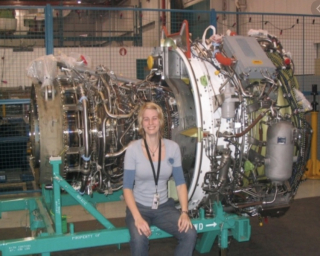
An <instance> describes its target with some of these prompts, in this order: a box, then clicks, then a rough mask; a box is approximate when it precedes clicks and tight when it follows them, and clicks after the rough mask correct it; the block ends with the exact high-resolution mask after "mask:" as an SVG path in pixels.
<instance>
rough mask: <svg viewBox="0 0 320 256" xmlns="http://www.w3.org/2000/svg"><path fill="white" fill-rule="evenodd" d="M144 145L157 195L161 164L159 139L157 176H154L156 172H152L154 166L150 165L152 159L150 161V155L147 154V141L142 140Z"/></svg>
mask: <svg viewBox="0 0 320 256" xmlns="http://www.w3.org/2000/svg"><path fill="white" fill-rule="evenodd" d="M144 145H145V147H146V150H147V154H148V158H149V161H150V164H151V168H152V172H153V178H154V183H155V184H156V193H157V192H158V180H159V174H160V163H161V138H160V139H159V159H158V170H157V176H156V172H155V170H154V166H153V163H152V159H151V155H150V152H149V148H148V144H147V141H146V140H145V139H144Z"/></svg>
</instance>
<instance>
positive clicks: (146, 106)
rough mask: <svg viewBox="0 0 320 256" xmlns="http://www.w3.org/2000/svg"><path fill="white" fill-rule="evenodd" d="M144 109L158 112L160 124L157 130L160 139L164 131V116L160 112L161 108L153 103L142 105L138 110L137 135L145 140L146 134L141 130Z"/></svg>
mask: <svg viewBox="0 0 320 256" xmlns="http://www.w3.org/2000/svg"><path fill="white" fill-rule="evenodd" d="M146 109H154V110H156V111H157V112H158V118H159V123H160V129H159V133H160V134H159V135H160V137H162V136H163V131H164V115H163V111H162V108H161V107H160V106H159V105H158V104H156V103H153V102H146V103H144V104H143V105H142V106H141V108H140V110H139V113H138V125H139V133H140V135H141V136H142V137H143V138H144V139H145V138H146V133H145V131H144V129H143V126H142V121H143V114H144V111H145V110H146Z"/></svg>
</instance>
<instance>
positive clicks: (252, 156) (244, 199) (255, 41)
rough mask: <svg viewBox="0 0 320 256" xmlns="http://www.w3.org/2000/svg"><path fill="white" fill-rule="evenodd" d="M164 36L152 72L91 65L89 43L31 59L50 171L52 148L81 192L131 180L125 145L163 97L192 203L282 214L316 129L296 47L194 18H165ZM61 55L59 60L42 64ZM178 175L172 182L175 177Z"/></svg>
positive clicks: (37, 152)
mask: <svg viewBox="0 0 320 256" xmlns="http://www.w3.org/2000/svg"><path fill="white" fill-rule="evenodd" d="M209 32H210V36H207V34H209ZM161 38H162V39H161V45H160V46H159V47H157V48H154V50H153V53H152V55H151V56H149V58H148V66H149V68H150V74H149V75H148V76H147V77H146V78H145V80H143V81H142V80H136V79H130V78H126V77H122V76H119V75H117V74H115V73H114V72H112V71H110V70H108V69H107V68H106V67H103V66H99V67H97V68H96V70H92V69H89V68H87V67H86V65H85V63H86V60H85V56H82V55H81V56H79V58H78V59H77V61H76V62H73V63H72V64H70V62H68V61H67V60H66V59H65V58H62V57H61V56H60V57H59V56H58V57H56V56H49V57H48V56H46V57H43V58H40V59H37V60H35V61H34V62H33V63H32V64H31V66H30V67H29V68H28V73H29V76H30V77H32V78H33V79H35V82H36V83H34V85H33V90H32V101H31V110H32V111H31V116H30V124H31V141H32V153H33V157H34V162H35V164H36V165H38V166H39V168H40V182H41V183H43V184H48V185H50V184H52V174H51V172H52V169H51V166H50V165H49V162H48V159H49V157H50V156H52V155H60V156H62V164H61V166H60V167H61V170H60V172H61V175H62V176H63V177H64V178H65V179H66V180H67V181H68V182H69V183H70V184H71V185H72V186H73V187H74V189H75V190H78V191H79V193H80V194H84V193H86V194H89V195H91V194H92V193H94V192H95V191H96V192H98V193H103V194H105V195H106V196H108V195H110V194H112V193H113V192H114V191H116V190H120V189H121V188H122V178H123V158H124V154H125V151H126V148H127V147H128V144H129V143H130V141H132V140H136V139H138V138H139V134H138V124H137V113H138V111H139V108H140V106H141V105H142V104H143V103H144V102H146V101H153V102H155V103H157V104H159V105H160V106H161V107H162V109H163V112H164V115H165V135H164V136H165V137H166V138H168V139H172V140H174V141H176V142H177V143H178V144H179V145H180V149H181V153H182V164H183V169H184V176H185V179H186V182H187V186H188V197H189V210H190V211H191V213H192V212H193V213H194V215H195V216H196V214H197V212H198V211H197V209H198V208H200V207H204V208H205V209H207V212H206V215H207V216H210V215H211V214H212V212H211V211H212V207H211V205H212V204H213V202H214V201H221V203H222V205H223V206H224V208H225V210H226V211H229V212H235V213H239V214H244V215H249V216H256V215H259V216H281V215H283V214H284V213H285V212H286V211H287V209H288V208H289V206H290V201H291V200H292V199H293V198H294V196H295V194H296V192H297V189H298V187H299V184H300V183H301V181H302V176H303V173H304V171H305V165H306V161H307V160H308V157H309V150H310V138H311V129H310V126H309V124H308V123H307V122H306V119H305V113H306V112H307V111H309V110H311V108H310V104H309V103H308V101H307V100H306V99H305V98H304V96H303V94H302V93H301V92H300V91H299V85H298V83H297V80H296V78H295V76H294V63H293V60H292V59H291V56H290V54H288V53H286V51H285V50H284V49H283V47H282V45H281V43H280V41H279V40H278V39H277V38H276V37H274V36H272V35H269V34H265V33H264V34H261V33H260V34H259V33H255V32H254V31H253V32H252V31H251V33H250V36H238V35H234V36H231V35H230V36H228V35H224V36H221V35H218V34H216V30H215V27H213V26H209V27H208V28H207V29H206V30H205V31H204V34H203V37H202V38H201V39H198V40H194V41H192V40H191V39H190V38H189V31H188V22H187V21H184V22H183V25H182V27H181V30H180V32H179V33H176V34H168V32H167V29H166V28H165V27H164V28H163V30H162V36H161ZM49 63H50V64H49ZM50 66H52V67H54V68H53V71H52V72H47V73H46V72H44V71H43V70H41V67H50ZM56 67H58V71H56ZM298 96H299V97H298ZM168 186H169V191H173V190H172V189H171V188H172V187H174V182H173V181H169V183H168ZM171 196H173V197H174V196H175V195H174V193H172V194H171Z"/></svg>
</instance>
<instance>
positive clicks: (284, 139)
mask: <svg viewBox="0 0 320 256" xmlns="http://www.w3.org/2000/svg"><path fill="white" fill-rule="evenodd" d="M293 150H294V145H293V126H292V124H291V122H289V121H280V122H277V123H274V124H271V125H270V126H269V128H268V131H267V148H266V160H265V173H266V176H267V177H268V178H269V179H270V180H272V181H276V182H277V181H278V182H282V181H286V180H288V179H289V178H290V177H291V174H292V164H293Z"/></svg>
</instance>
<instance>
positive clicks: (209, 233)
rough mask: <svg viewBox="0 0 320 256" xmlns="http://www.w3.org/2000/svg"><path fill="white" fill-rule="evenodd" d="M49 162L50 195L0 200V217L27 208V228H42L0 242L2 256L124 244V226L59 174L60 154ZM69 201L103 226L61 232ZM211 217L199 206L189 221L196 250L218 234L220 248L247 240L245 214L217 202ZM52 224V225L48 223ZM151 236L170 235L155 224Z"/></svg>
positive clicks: (206, 249) (202, 249)
mask: <svg viewBox="0 0 320 256" xmlns="http://www.w3.org/2000/svg"><path fill="white" fill-rule="evenodd" d="M50 163H51V164H52V166H53V195H52V191H48V190H45V189H43V195H42V197H40V198H25V199H17V200H5V201H0V217H1V213H2V212H8V211H17V210H28V211H29V217H30V229H31V230H32V231H36V230H37V229H39V228H41V229H43V230H45V232H42V233H41V234H40V235H39V236H37V237H28V238H23V239H14V240H5V241H0V251H1V252H2V256H9V255H12V256H17V255H30V254H41V255H42V256H49V255H50V252H55V251H64V250H72V249H81V248H87V247H95V246H103V245H115V244H117V245H120V244H122V243H128V242H129V240H130V234H129V231H128V229H127V228H125V227H120V228H117V227H114V225H112V223H111V222H109V221H108V220H107V219H106V218H105V217H104V216H103V215H102V214H101V213H100V212H99V211H98V210H97V209H95V208H94V206H93V205H92V204H91V203H90V201H89V200H88V199H89V198H88V197H86V196H82V195H80V194H79V193H78V192H77V191H75V190H74V189H73V188H72V187H71V186H70V185H69V184H68V183H67V182H66V181H65V180H64V179H63V178H62V177H61V176H60V173H59V165H60V163H61V158H60V157H51V158H50ZM61 188H62V189H64V190H65V191H66V192H68V194H69V196H71V198H72V199H73V201H72V200H70V198H68V199H63V198H64V195H61V192H60V191H61ZM120 196H121V194H120V192H118V193H114V195H113V197H111V198H108V197H109V196H108V197H105V196H104V197H105V198H108V200H109V201H115V200H116V197H117V198H118V200H120ZM71 202H73V203H75V202H76V203H77V204H80V205H82V206H83V207H84V208H85V209H86V210H87V211H88V212H89V213H90V214H91V215H92V216H94V217H95V218H96V219H97V220H98V221H99V222H100V223H101V224H102V225H103V226H104V227H105V228H106V229H103V230H93V231H86V232H77V233H75V232H74V224H73V223H69V233H67V234H66V233H65V232H63V231H64V230H63V221H62V220H63V216H62V214H61V212H62V211H61V208H62V206H64V205H71ZM213 213H214V218H205V213H204V210H203V209H200V212H199V218H197V219H192V223H193V225H194V227H195V229H196V230H197V232H198V233H203V235H202V237H201V239H199V240H198V241H197V244H196V250H198V251H199V252H200V253H207V252H209V251H210V250H211V248H212V245H213V243H214V241H215V239H216V238H217V237H218V239H219V241H218V242H219V246H220V248H221V249H225V248H227V247H228V237H229V235H230V234H231V235H232V237H233V238H234V239H235V240H236V241H238V242H245V241H248V240H249V239H250V236H251V226H250V221H249V219H248V218H246V217H241V216H237V215H235V214H227V213H225V212H224V211H223V207H222V205H221V203H220V202H216V203H214V205H213ZM52 215H53V216H52ZM52 222H53V223H54V224H53V225H52V224H51V223H52ZM151 231H152V235H151V236H150V237H149V239H160V238H165V237H171V235H170V234H168V233H166V232H164V231H162V230H160V229H159V228H157V227H154V226H152V227H151Z"/></svg>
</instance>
